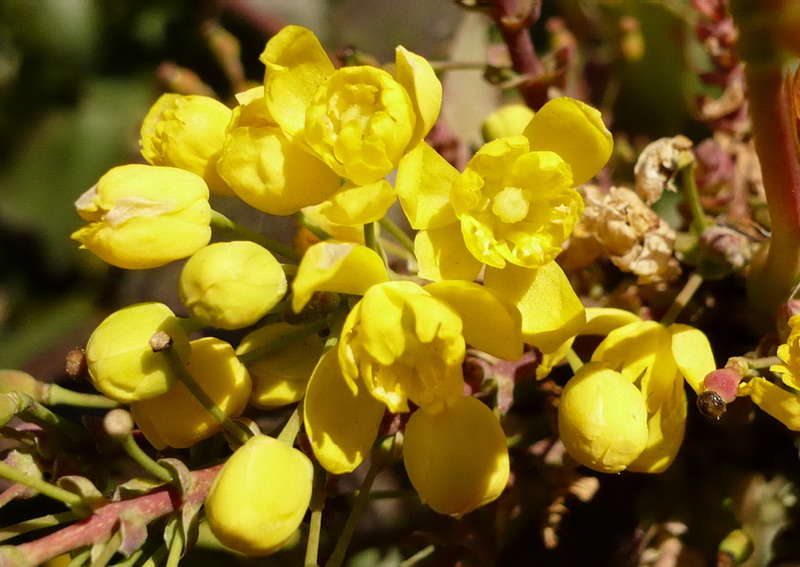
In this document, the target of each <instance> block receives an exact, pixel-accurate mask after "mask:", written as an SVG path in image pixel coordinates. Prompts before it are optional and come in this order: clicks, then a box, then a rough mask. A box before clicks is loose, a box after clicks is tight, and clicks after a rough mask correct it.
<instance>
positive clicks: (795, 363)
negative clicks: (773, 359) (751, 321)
mask: <svg viewBox="0 0 800 567" xmlns="http://www.w3.org/2000/svg"><path fill="white" fill-rule="evenodd" d="M778 358H780V359H781V361H782V362H783V364H773V365H772V366H770V368H769V369H770V370H771V371H772V372H775V373H776V374H778V375H779V376H780V378H781V380H782V381H783V383H784V384H785V385H787V386H789V387H791V388H793V389H794V390H800V315H794V316H792V317H791V318H790V319H789V336H788V337H787V338H786V342H785V343H783V344H782V345H780V346H779V347H778ZM739 395H741V396H744V395H747V396H750V399H752V400H753V402H754V403H755V404H756V405H758V407H760V408H761V409H762V410H764V411H765V412H767V413H768V414H769V415H771V416H772V417H774V418H775V419H777V420H778V421H780V422H781V423H783V424H784V425H785V426H786V427H788V428H789V429H791V430H792V431H800V396H798V395H797V393H796V392H794V391H789V390H788V389H786V388H783V387H781V386H779V385H778V384H774V383H773V382H770V381H769V380H767V379H766V378H763V377H761V376H756V377H754V378H751V379H750V380H749V381H747V382H745V383H742V384H741V385H740V386H739Z"/></svg>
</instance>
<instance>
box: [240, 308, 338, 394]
mask: <svg viewBox="0 0 800 567" xmlns="http://www.w3.org/2000/svg"><path fill="white" fill-rule="evenodd" d="M295 329H296V327H293V326H292V325H289V324H288V323H276V324H274V325H268V326H266V327H261V328H260V329H257V330H255V331H253V332H252V333H249V334H247V335H245V337H244V338H243V339H242V341H241V342H240V343H239V346H238V347H237V348H236V354H237V355H242V354H247V353H248V352H251V351H253V350H255V349H257V348H259V347H261V346H263V345H265V344H269V343H274V342H275V341H276V340H278V339H280V337H282V336H284V335H286V334H287V333H290V332H292V331H293V330H295ZM324 346H325V343H324V341H323V340H322V339H321V338H320V337H319V336H318V335H316V334H313V335H308V336H306V337H305V338H303V339H301V340H297V341H292V342H291V343H289V344H288V345H286V346H284V347H281V348H278V349H276V350H274V351H272V352H270V353H268V354H267V355H265V356H262V357H261V358H259V359H258V360H257V361H255V362H254V363H252V364H250V365H249V366H248V367H247V370H248V371H249V372H250V378H252V380H253V391H252V393H251V395H250V403H251V404H253V405H254V406H256V407H260V408H273V407H281V406H285V405H288V404H291V403H294V402H297V401H300V399H302V397H303V396H304V395H305V393H306V385H307V384H308V379H309V377H311V373H312V372H313V371H314V367H315V366H316V365H317V361H318V360H319V357H320V356H321V355H322V349H323V347H324Z"/></svg>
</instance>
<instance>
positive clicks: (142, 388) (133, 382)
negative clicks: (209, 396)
mask: <svg viewBox="0 0 800 567" xmlns="http://www.w3.org/2000/svg"><path fill="white" fill-rule="evenodd" d="M158 331H164V332H166V333H167V334H168V335H169V336H170V337H171V338H172V341H173V344H172V347H171V348H173V349H175V350H176V352H177V353H178V355H179V356H180V358H181V360H184V361H186V360H189V353H190V352H191V347H190V346H189V338H188V337H187V336H186V333H185V332H184V330H183V329H182V328H181V326H180V323H179V322H178V318H177V317H175V315H174V314H173V313H172V311H171V310H170V308H169V307H167V306H166V305H164V304H163V303H138V304H135V305H130V306H128V307H125V308H123V309H120V310H119V311H115V312H114V313H112V314H111V315H109V316H108V317H106V319H105V320H104V321H103V322H102V323H100V325H98V326H97V328H96V329H95V330H94V332H93V333H92V335H91V336H90V337H89V342H88V343H87V344H86V365H87V367H88V370H89V378H90V379H91V381H92V384H94V387H95V388H97V389H98V390H99V391H100V392H102V393H103V394H105V395H106V396H108V397H109V398H113V399H115V400H117V401H119V402H123V403H130V402H133V401H136V400H144V399H147V398H152V397H154V396H158V395H160V394H163V393H164V392H166V391H167V390H169V389H170V387H171V386H172V384H173V383H174V381H175V379H176V377H175V376H174V375H173V373H172V371H171V370H170V368H169V364H168V363H167V359H166V358H165V356H164V355H163V354H162V353H156V352H153V349H152V348H151V347H150V338H151V337H152V336H153V335H154V334H155V333H157V332H158Z"/></svg>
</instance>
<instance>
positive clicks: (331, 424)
mask: <svg viewBox="0 0 800 567" xmlns="http://www.w3.org/2000/svg"><path fill="white" fill-rule="evenodd" d="M261 61H262V63H263V64H264V67H265V74H264V81H263V85H260V86H256V87H253V88H251V89H249V90H246V91H244V92H241V93H239V94H237V95H236V101H237V105H236V106H235V107H234V108H232V109H230V108H228V107H227V106H225V105H224V104H222V103H220V102H218V101H216V100H213V99H210V98H208V97H203V96H181V95H177V94H166V95H163V96H162V97H161V98H160V99H159V100H158V101H157V102H156V103H155V104H154V106H153V107H152V109H151V110H150V112H149V113H148V115H147V117H146V118H145V120H144V124H143V125H142V128H141V149H142V156H143V157H144V158H145V159H146V160H147V161H148V162H149V164H150V165H127V166H122V167H118V168H115V169H113V170H111V171H110V172H109V173H107V174H106V175H104V176H103V177H102V178H101V179H100V181H99V182H98V184H97V185H96V186H95V187H93V188H92V189H91V190H90V191H88V192H87V193H86V194H85V195H83V196H82V197H81V198H80V199H79V200H78V202H77V207H78V210H79V212H80V214H81V216H82V217H83V218H84V219H86V220H87V221H89V224H88V225H87V226H86V227H84V228H82V229H80V230H78V231H77V232H75V233H74V234H73V238H75V239H76V240H78V241H80V243H81V245H82V247H84V248H87V249H89V250H90V251H92V252H94V253H95V254H96V255H97V256H99V257H100V258H102V259H103V260H105V261H106V262H108V263H110V264H112V265H115V266H119V267H122V268H128V269H144V268H152V267H156V266H161V265H164V264H166V263H169V262H171V261H174V260H181V259H185V258H188V260H187V261H186V262H185V264H184V265H183V268H182V272H181V275H180V281H179V295H180V300H181V302H182V303H183V309H184V311H185V313H186V314H187V315H188V317H186V318H179V317H176V316H175V314H174V313H173V312H172V311H171V310H170V308H168V307H167V306H166V305H163V304H160V303H146V304H139V305H133V306H130V307H127V308H124V309H121V310H119V311H117V312H116V313H113V314H111V315H110V316H109V317H108V318H107V319H106V320H105V321H104V322H103V323H101V324H100V325H99V326H98V327H97V329H96V330H95V331H94V333H93V334H92V337H91V338H90V340H89V344H88V345H87V349H86V355H87V363H88V371H89V374H90V376H91V380H92V382H93V383H94V385H95V386H96V387H97V389H98V390H99V391H101V392H102V393H104V394H105V395H107V396H109V397H111V398H113V399H114V400H118V401H119V402H122V403H126V404H130V408H131V413H132V415H133V419H134V420H135V422H136V425H137V426H138V428H139V430H140V431H141V433H142V434H143V435H144V437H145V438H146V439H147V440H148V441H149V442H150V443H151V444H152V445H153V446H154V447H155V448H156V449H164V448H167V447H172V448H175V449H181V448H187V447H191V446H193V445H195V444H196V443H198V442H200V441H202V440H204V439H208V438H209V437H211V436H213V435H215V434H216V433H218V432H220V431H223V430H224V431H225V432H226V434H227V435H228V437H229V440H230V441H231V443H232V445H233V446H234V448H235V452H234V453H233V454H232V456H230V457H229V458H228V460H227V462H226V464H225V465H224V467H223V468H222V470H221V472H220V473H219V475H218V476H217V478H216V480H215V481H214V484H213V486H212V487H211V489H210V492H209V494H208V497H207V499H206V504H205V509H206V516H207V518H208V523H209V526H210V527H211V530H212V531H213V533H214V534H215V535H216V537H217V538H218V539H219V540H220V541H221V542H222V543H223V544H225V545H227V546H229V547H231V548H233V549H235V550H237V551H240V552H242V553H246V554H250V555H264V554H268V553H272V552H274V551H276V550H278V549H280V548H281V547H282V546H284V545H285V544H286V542H288V541H290V540H291V539H292V537H293V536H294V534H295V532H296V531H297V530H298V528H299V526H300V524H301V522H302V520H303V517H304V515H305V512H306V510H307V509H308V507H309V503H310V501H311V499H312V484H313V483H314V475H315V474H319V471H320V470H323V469H324V470H325V471H327V472H329V473H332V474H335V475H340V474H345V473H349V472H352V471H353V470H355V469H356V468H357V467H358V466H359V465H360V464H361V463H362V462H363V461H364V460H365V458H366V457H367V455H368V454H369V453H370V451H372V450H373V449H374V448H375V447H379V446H381V441H382V440H383V439H384V438H386V437H387V436H394V437H395V438H396V441H395V445H396V446H397V447H398V448H399V447H402V460H403V463H404V465H405V470H406V473H407V475H408V479H409V481H410V483H411V484H412V485H413V487H414V489H415V490H416V492H417V493H418V494H419V497H420V499H421V500H422V502H423V503H425V504H427V505H428V506H429V507H430V508H432V509H433V510H435V511H437V512H440V513H442V514H450V515H455V516H460V515H463V514H466V513H468V512H470V511H472V510H474V509H476V508H478V507H480V506H483V505H486V504H488V503H490V502H492V501H494V500H496V499H497V498H499V497H500V495H501V494H502V493H503V492H504V490H505V488H506V485H507V484H508V481H509V477H510V459H509V450H508V442H507V440H506V434H505V433H504V430H503V427H502V425H501V422H500V420H499V419H498V415H499V412H493V411H492V408H491V407H490V405H487V403H486V401H487V399H488V397H487V392H480V391H476V389H475V388H473V387H471V386H470V385H469V384H468V381H467V380H465V375H464V367H465V366H464V365H465V360H466V357H467V353H468V352H469V351H468V349H472V350H474V351H476V352H480V353H483V355H485V356H487V357H492V358H494V359H496V360H498V359H499V360H507V361H516V360H519V359H520V358H521V357H522V356H523V352H524V351H526V350H528V351H530V350H532V349H534V348H535V349H538V351H539V353H541V354H542V355H543V357H542V361H541V364H540V367H539V369H538V370H537V374H538V376H539V377H540V378H541V377H543V376H545V375H546V374H547V373H548V372H549V370H550V368H551V367H552V366H553V365H554V364H556V363H557V362H559V360H560V359H561V358H563V356H564V354H565V353H566V352H567V351H568V350H569V349H570V348H571V346H572V344H573V341H574V340H575V338H576V336H578V335H579V334H603V335H607V336H606V337H605V339H604V340H603V341H602V342H601V343H600V345H599V346H598V347H597V348H596V349H595V351H594V354H593V355H592V359H591V362H589V363H587V364H586V365H584V366H583V367H582V368H580V369H579V370H577V372H576V373H575V376H574V377H573V378H572V379H571V380H570V381H569V382H568V383H567V385H566V387H565V389H564V391H563V396H562V400H561V407H560V411H559V418H558V423H559V428H560V435H561V438H562V440H563V443H564V445H565V446H566V448H567V451H568V452H569V453H570V454H571V455H572V456H573V457H574V458H575V459H576V460H577V461H578V462H580V463H581V464H584V465H586V466H589V467H591V468H594V469H596V470H599V471H604V472H618V471H620V470H623V469H625V468H627V469H629V470H634V471H644V472H661V471H663V470H665V469H666V468H667V467H668V466H669V465H670V463H671V462H672V460H673V459H674V458H675V455H676V453H677V451H678V448H679V446H680V444H681V441H682V438H683V431H684V424H685V418H686V395H685V393H684V389H683V378H684V377H685V378H686V380H687V381H689V383H690V384H691V385H692V386H693V387H694V386H696V385H697V384H698V383H699V382H700V381H702V376H704V375H705V374H706V373H708V372H710V371H711V370H713V368H714V364H713V357H712V356H711V351H710V348H709V347H708V342H707V340H706V339H705V336H704V335H703V334H702V333H700V332H699V331H697V330H695V329H693V328H691V327H687V326H685V325H671V326H669V327H664V326H663V325H661V324H659V323H656V322H653V321H643V320H641V319H640V318H639V317H637V316H636V315H633V314H632V313H628V312H620V311H619V310H603V309H600V310H589V311H588V312H587V310H586V309H585V308H584V306H583V304H582V302H581V300H580V299H579V298H578V295H577V294H576V292H575V291H574V289H573V287H572V285H571V284H570V282H569V279H568V278H567V276H566V274H565V273H564V271H563V270H562V268H561V267H560V266H559V264H558V263H556V261H555V260H556V257H557V256H558V255H559V254H560V253H561V251H562V248H563V247H564V246H565V243H566V242H567V241H568V239H569V238H570V236H571V234H572V232H573V229H574V228H575V227H576V225H577V224H578V221H579V219H580V218H581V215H582V213H583V211H584V202H583V199H582V197H581V194H580V193H579V192H578V190H577V187H578V186H580V185H582V184H584V183H586V182H587V181H589V180H590V179H592V177H594V176H595V174H597V173H598V172H599V171H600V169H601V168H602V167H604V165H605V164H606V162H607V161H608V159H609V157H610V156H611V153H612V147H613V143H612V138H611V134H610V133H609V131H608V130H607V129H606V127H605V125H604V123H603V121H602V119H601V116H600V113H599V112H598V111H597V110H595V109H594V108H592V107H590V106H588V105H587V104H585V103H583V102H580V101H578V100H575V99H572V98H568V97H560V98H555V99H553V100H551V101H549V102H547V103H546V104H544V106H542V108H540V109H539V110H538V111H536V112H535V113H534V112H532V111H530V110H529V109H527V108H524V107H523V108H520V107H515V108H513V109H512V110H511V111H506V112H504V113H503V115H502V116H501V115H498V116H495V117H492V118H491V119H490V120H489V121H488V122H487V127H486V131H487V132H490V134H489V135H490V136H491V138H492V139H491V141H489V142H487V143H486V144H485V145H484V146H482V147H481V148H479V149H478V150H477V152H476V153H475V154H474V156H473V157H472V159H470V160H469V162H468V163H467V165H466V167H465V168H464V170H463V171H458V170H457V169H455V168H454V167H453V166H452V165H451V164H450V163H448V162H447V161H446V160H445V159H444V158H443V157H442V156H441V155H440V154H439V153H437V151H436V150H435V149H434V148H433V147H432V146H430V145H429V144H428V143H427V142H426V141H425V137H426V135H427V134H428V132H429V131H430V130H431V128H432V127H433V125H434V123H435V121H436V119H437V116H438V113H439V108H440V105H441V93H442V89H441V84H440V83H439V80H438V78H437V76H436V74H435V72H434V70H433V68H432V67H431V65H430V64H429V63H428V62H427V61H426V60H425V59H424V58H422V57H420V56H418V55H416V54H414V53H412V52H410V51H408V50H406V49H404V48H402V47H398V48H397V50H396V59H395V63H394V66H393V72H392V73H389V72H387V71H386V70H383V69H379V68H377V67H372V66H367V65H359V66H350V67H343V68H338V69H337V68H335V65H334V63H333V62H332V61H331V60H330V59H329V58H328V56H327V54H326V53H325V51H324V49H323V48H322V46H321V45H320V43H319V41H318V40H317V38H316V37H315V36H314V34H313V33H312V32H310V31H309V30H307V29H304V28H301V27H297V26H289V27H286V28H284V29H283V30H281V31H280V32H279V33H278V34H277V35H275V36H274V37H273V38H272V39H271V40H270V41H269V42H268V43H267V46H266V48H265V49H264V52H263V53H262V55H261ZM393 172H396V175H395V177H394V180H395V183H394V186H392V184H391V182H390V181H389V179H387V176H389V175H390V174H392V173H393ZM210 194H214V195H216V196H220V197H230V198H238V199H240V200H241V201H243V202H244V203H246V204H248V205H250V206H251V207H253V208H255V209H257V210H258V211H261V212H262V213H266V214H269V215H295V216H297V218H298V219H300V220H302V222H304V223H305V225H306V227H308V228H309V229H310V230H311V231H312V232H313V233H314V234H315V240H313V241H309V242H306V243H304V244H302V245H298V246H297V248H291V247H288V246H286V245H282V244H280V243H277V245H276V243H274V242H272V241H271V240H269V239H267V238H265V237H261V236H260V235H254V233H252V231H248V230H246V229H243V228H242V227H238V226H237V225H235V223H232V222H231V221H229V220H228V219H226V218H225V217H223V216H222V215H220V214H219V213H217V212H215V211H212V210H211V206H210V204H209V195H210ZM398 198H399V201H400V205H401V207H402V212H403V213H404V214H405V216H406V218H407V220H408V222H409V224H410V226H411V227H412V228H413V229H414V230H416V231H417V232H416V237H415V239H414V241H413V243H410V242H404V240H403V239H404V237H403V236H402V235H401V233H400V232H399V231H398V230H397V229H396V226H395V225H393V224H392V223H391V222H389V221H386V220H385V219H386V214H387V211H388V210H389V208H390V207H391V206H392V205H393V203H394V202H395V200H396V199H398ZM378 221H381V223H382V224H384V223H387V224H385V225H384V226H386V228H387V229H388V231H389V232H391V233H393V234H394V236H395V237H396V239H397V240H398V243H395V244H394V248H393V249H392V251H391V254H392V255H393V256H395V257H396V258H395V259H397V260H400V261H401V262H400V264H402V263H403V262H402V261H404V263H405V266H407V267H408V266H410V267H416V268H417V269H410V270H405V271H404V270H403V269H401V268H398V267H397V266H398V265H399V264H398V262H396V261H393V262H387V259H388V255H387V252H386V249H384V247H383V246H382V243H384V242H387V240H386V238H385V236H383V235H379V234H378V231H377V227H376V225H375V223H377V222H378ZM212 228H214V229H215V230H214V233H215V237H224V236H225V233H224V231H226V230H227V231H234V239H233V240H225V239H224V238H217V240H219V241H217V242H214V243H213V244H209V242H210V238H211V232H212V230H211V229H212ZM219 231H222V232H219ZM218 232H219V234H218ZM354 234H355V236H354ZM332 236H333V237H332ZM334 237H335V238H334ZM407 240H408V239H407V238H406V241H407ZM403 244H405V245H406V246H407V250H404V249H403V248H402V245H403ZM398 250H399V252H398ZM276 255H277V256H281V257H282V259H283V260H284V261H285V263H281V262H279V261H278V259H276V257H275V256H276ZM295 263H296V264H297V265H296V266H295V265H294V264H295ZM390 266H392V267H393V268H394V269H390ZM197 329H205V331H204V334H205V335H208V336H204V337H203V338H198V339H195V340H190V337H189V334H190V333H191V332H192V331H195V330H197ZM211 329H222V330H226V331H237V330H242V331H241V335H238V336H239V338H238V346H237V347H236V348H234V346H233V345H232V344H230V343H229V342H227V341H224V340H222V339H220V338H215V337H213V336H210V335H211V334H212V331H211ZM158 336H162V338H163V336H166V339H165V341H164V342H163V343H159V342H158V341H157V340H156V339H155V338H156V337H158ZM226 336H230V335H226ZM156 343H158V344H156ZM696 389H697V388H696ZM298 402H299V405H297V406H296V408H295V409H294V411H295V414H294V415H295V417H294V418H292V419H290V420H289V423H294V424H295V425H293V426H292V427H294V428H295V429H294V430H292V427H290V426H289V425H287V426H286V428H285V429H284V431H283V432H282V433H281V434H280V435H278V436H277V438H274V437H271V436H267V435H264V434H261V433H260V432H259V426H263V423H262V422H260V421H259V420H260V418H261V417H263V416H264V415H265V414H266V413H267V412H269V411H271V410H273V409H275V408H283V407H285V406H291V405H292V404H298ZM248 406H250V410H247V407H248ZM245 411H247V415H248V419H244V418H241V417H240V416H242V414H243V413H244V412H245ZM387 416H390V418H387ZM398 416H400V417H399V418H398ZM301 422H302V427H303V429H304V432H305V437H306V438H307V439H308V444H307V445H306V446H305V452H304V450H303V445H302V444H300V445H299V447H300V448H299V449H296V448H294V440H295V435H297V429H296V428H299V427H300V423H301ZM388 423H393V425H392V426H387V424H388ZM400 431H402V435H399V432H400ZM400 439H402V443H400V442H399V441H400ZM309 457H313V459H315V461H316V462H317V463H318V465H319V466H318V467H317V468H316V471H317V473H315V466H314V465H313V464H312V461H311V460H310V458H309ZM377 462H380V459H377V458H375V459H372V466H375V465H376V463H377ZM320 467H321V468H320Z"/></svg>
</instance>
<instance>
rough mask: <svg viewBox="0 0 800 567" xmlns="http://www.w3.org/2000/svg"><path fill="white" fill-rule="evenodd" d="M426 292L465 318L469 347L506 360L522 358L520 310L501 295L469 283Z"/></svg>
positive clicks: (431, 287)
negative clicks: (441, 300)
mask: <svg viewBox="0 0 800 567" xmlns="http://www.w3.org/2000/svg"><path fill="white" fill-rule="evenodd" d="M424 289H425V291H427V292H428V293H430V294H431V295H433V296H434V297H438V298H439V299H443V300H444V301H446V302H447V303H448V305H450V307H452V308H453V309H455V310H456V312H457V313H458V314H459V315H460V316H461V322H462V323H463V324H464V330H463V333H464V340H465V341H467V344H469V345H472V346H473V347H475V348H476V349H478V350H482V351H483V352H486V353H488V354H491V355H492V356H496V357H498V358H502V359H505V360H519V358H520V357H521V356H522V334H521V332H520V325H521V320H520V315H519V311H518V310H517V308H516V307H515V306H514V305H512V304H510V303H508V302H507V301H506V300H504V299H503V298H502V297H500V296H499V295H498V294H497V292H495V291H493V290H491V289H488V288H485V287H483V286H482V285H479V284H476V283H473V282H467V281H446V282H439V283H433V284H429V285H426V286H425V288H424Z"/></svg>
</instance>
